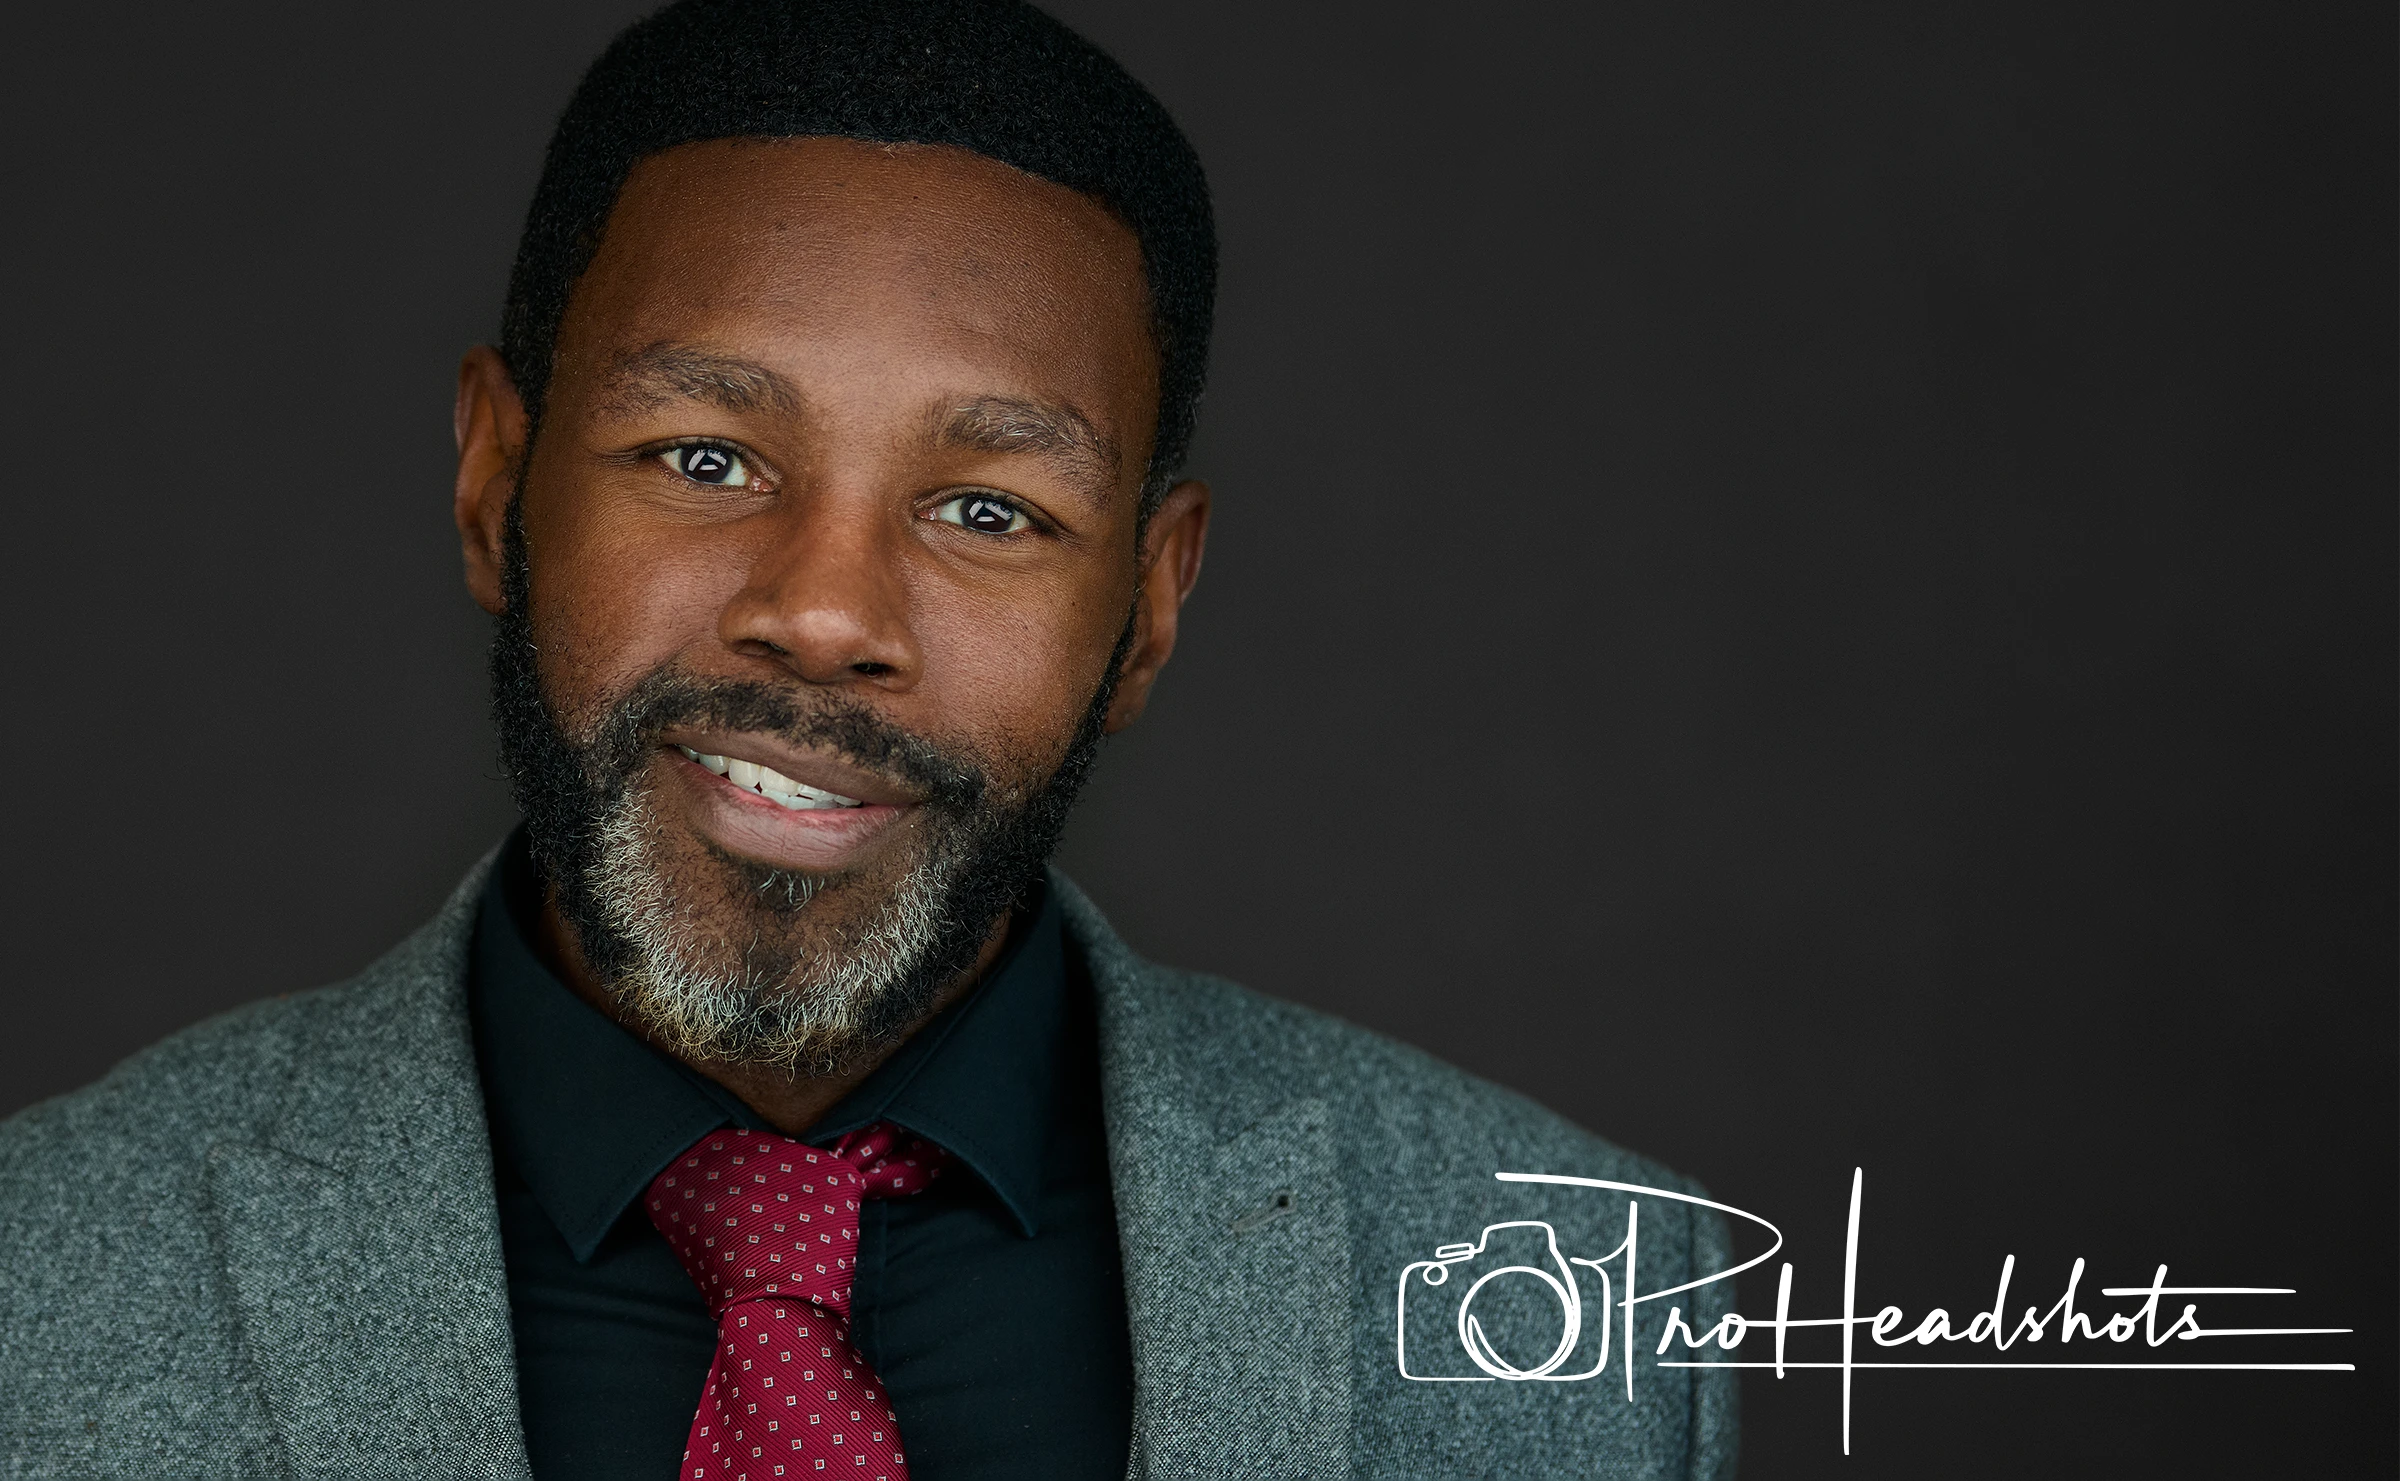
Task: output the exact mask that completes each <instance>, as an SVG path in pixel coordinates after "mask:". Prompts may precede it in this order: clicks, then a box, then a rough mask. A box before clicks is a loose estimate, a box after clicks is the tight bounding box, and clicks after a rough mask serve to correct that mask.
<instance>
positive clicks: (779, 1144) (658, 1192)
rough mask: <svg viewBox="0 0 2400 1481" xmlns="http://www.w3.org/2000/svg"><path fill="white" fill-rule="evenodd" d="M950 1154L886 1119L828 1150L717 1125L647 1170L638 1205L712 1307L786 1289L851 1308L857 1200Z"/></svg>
mask: <svg viewBox="0 0 2400 1481" xmlns="http://www.w3.org/2000/svg"><path fill="white" fill-rule="evenodd" d="M947 1160H948V1157H947V1154H945V1153H944V1152H943V1151H942V1150H941V1149H940V1148H939V1147H937V1146H935V1145H934V1144H933V1143H931V1142H929V1141H926V1140H925V1139H924V1138H923V1137H919V1136H915V1135H912V1134H911V1133H909V1132H906V1131H903V1130H901V1129H900V1128H899V1127H896V1126H894V1125H892V1124H891V1123H890V1122H888V1121H881V1122H877V1123H876V1124H875V1125H873V1126H870V1127H867V1128H865V1129H864V1130H861V1131H855V1132H852V1133H851V1134H850V1135H848V1136H846V1137H843V1138H842V1139H841V1141H839V1142H837V1143H835V1144H834V1146H833V1147H832V1148H831V1149H830V1150H821V1149H819V1148H816V1147H811V1146H809V1145H808V1144H806V1143H805V1142H796V1141H793V1140H792V1139H791V1138H789V1137H781V1136H776V1135H774V1134H773V1133H771V1132H760V1131H730V1130H728V1131H712V1132H710V1133H709V1134H708V1135H707V1136H704V1137H702V1138H701V1139H700V1140H699V1141H697V1142H695V1143H693V1144H692V1146H691V1148H690V1149H689V1150H687V1151H686V1152H685V1153H684V1154H683V1155H682V1156H680V1157H678V1158H676V1159H675V1160H674V1161H673V1162H672V1163H670V1164H668V1166H667V1169H666V1171H664V1172H662V1173H660V1174H659V1175H658V1176H657V1177H656V1178H654V1179H652V1180H651V1183H650V1191H649V1193H648V1195H647V1196H646V1199H645V1206H646V1207H647V1209H648V1211H649V1214H650V1222H651V1223H653V1224H655V1225H657V1226H658V1232H659V1233H660V1234H662V1235H664V1236H666V1241H667V1244H668V1246H669V1247H670V1248H672V1249H673V1250H674V1251H675V1256H676V1258H677V1259H678V1260H680V1261H682V1262H683V1268H684V1270H685V1272H686V1273H687V1274H689V1275H690V1276H691V1278H692V1281H693V1283H694V1284H695V1285H697V1286H699V1288H700V1292H701V1294H702V1295H703V1296H705V1297H706V1298H707V1300H708V1304H709V1309H710V1310H711V1311H712V1312H718V1313H722V1312H723V1311H724V1309H725V1308H726V1307H727V1306H730V1305H732V1304H733V1303H735V1302H737V1301H754V1300H759V1299H762V1298H770V1297H781V1298H783V1299H785V1300H798V1301H809V1302H813V1303H815V1304H816V1305H818V1306H821V1307H825V1308H827V1309H828V1310H831V1311H834V1312H836V1313H838V1314H840V1315H842V1316H845V1317H846V1316H848V1315H849V1311H850V1282H851V1274H852V1271H853V1270H854V1269H855V1268H856V1265H857V1261H858V1207H859V1202H860V1200H862V1199H866V1198H883V1197H896V1196H905V1195H907V1194H910V1193H916V1192H919V1191H922V1190H923V1189H924V1187H925V1186H926V1185H927V1184H928V1183H930V1182H931V1181H932V1180H933V1178H934V1177H935V1175H936V1174H938V1173H939V1172H940V1171H941V1167H942V1164H943V1163H945V1162H946V1161H947Z"/></svg>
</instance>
